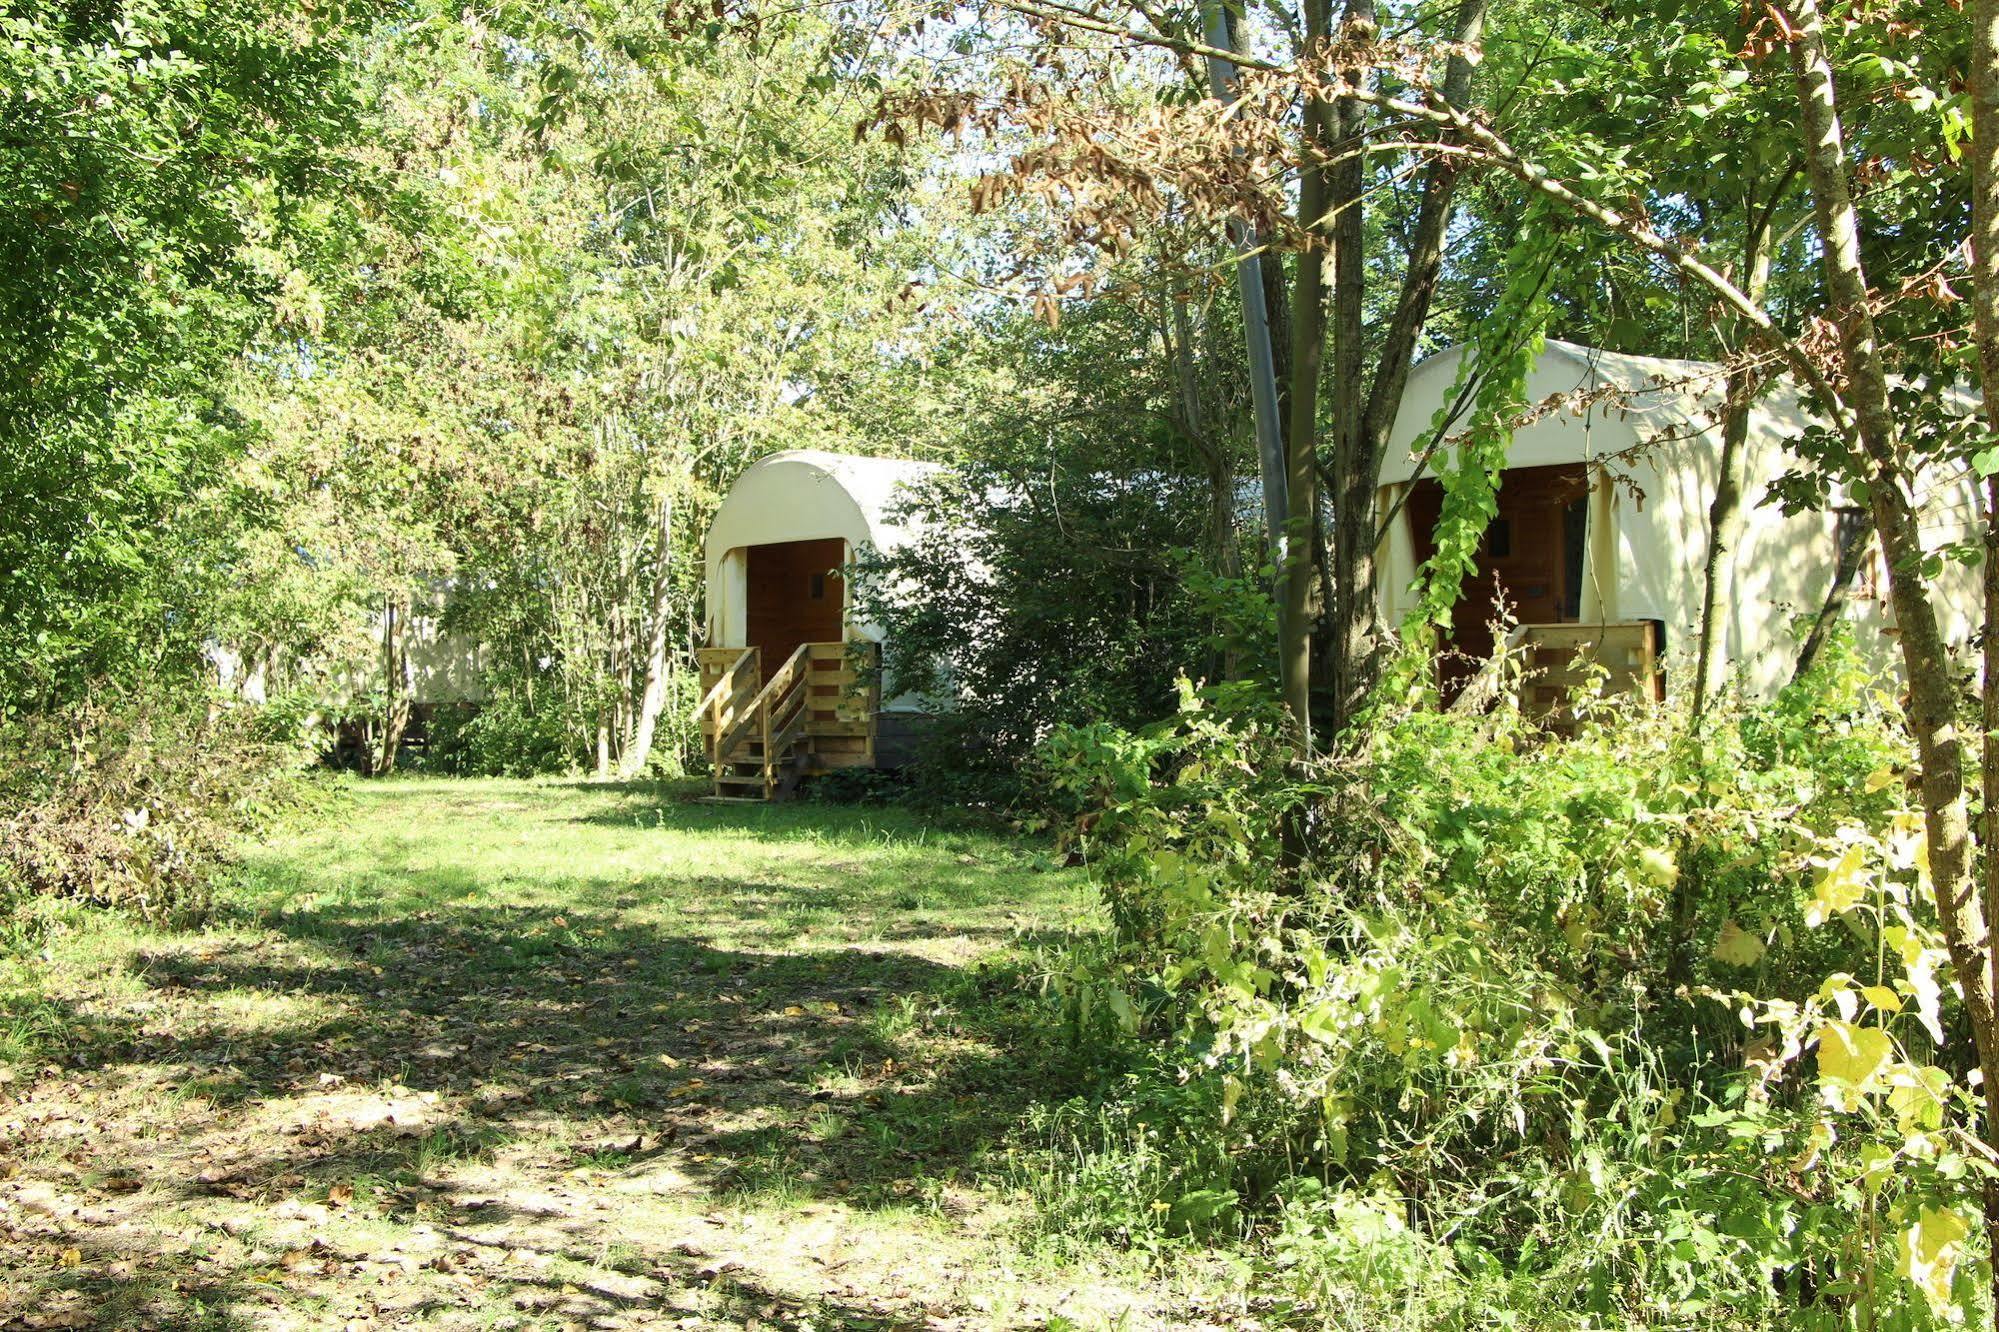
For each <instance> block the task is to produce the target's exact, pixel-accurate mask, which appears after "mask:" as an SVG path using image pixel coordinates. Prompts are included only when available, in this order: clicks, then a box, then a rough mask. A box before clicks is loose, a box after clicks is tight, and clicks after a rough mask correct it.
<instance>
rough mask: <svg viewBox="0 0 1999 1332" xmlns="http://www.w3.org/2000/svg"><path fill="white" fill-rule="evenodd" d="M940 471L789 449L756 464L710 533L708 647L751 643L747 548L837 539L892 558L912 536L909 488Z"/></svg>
mask: <svg viewBox="0 0 1999 1332" xmlns="http://www.w3.org/2000/svg"><path fill="white" fill-rule="evenodd" d="M942 470H943V469H942V468H941V467H940V466H939V465H938V464H936V463H922V462H910V461H907V460H904V459H899V458H865V457H859V456H856V455H853V454H845V453H828V452H825V451H823V450H819V449H792V450H789V451H787V452H784V453H773V454H770V455H769V456H767V457H764V458H760V459H758V460H757V461H756V462H754V463H752V464H751V465H750V466H749V467H748V468H746V469H744V471H743V473H742V475H740V476H738V477H737V478H736V481H735V484H734V485H732V486H730V487H729V493H728V495H727V496H725V497H724V498H723V500H722V506H721V508H719V509H718V510H717V511H716V513H715V520H714V522H713V523H712V524H710V526H709V528H708V543H707V558H708V642H709V644H710V645H712V646H714V647H742V646H743V645H744V644H745V643H746V642H747V641H748V636H749V624H748V605H747V592H748V586H747V574H748V567H747V563H746V560H745V558H744V554H743V552H744V549H745V548H746V547H749V546H761V545H768V544H771V543H774V542H780V541H816V540H824V539H829V538H834V537H838V538H841V539H843V540H844V541H846V543H847V549H848V551H849V552H850V553H851V552H857V551H859V550H861V549H862V548H864V547H872V548H874V549H876V550H880V551H885V552H886V551H893V550H895V549H896V548H897V547H899V546H901V545H902V544H903V543H904V542H905V541H907V540H908V539H909V537H910V536H911V532H910V531H909V529H907V528H906V527H905V526H904V525H903V524H902V523H900V522H899V521H898V520H897V518H896V516H895V510H896V508H897V505H898V503H899V501H900V499H901V498H902V497H903V495H904V494H905V493H906V492H905V490H904V487H905V486H907V485H908V484H909V483H912V482H920V481H922V480H924V479H926V478H928V477H932V476H935V475H936V474H937V473H938V472H940V471H942ZM852 632H853V633H854V634H855V636H856V637H859V638H864V639H868V640H870V641H872V642H877V643H878V642H880V641H881V639H882V631H881V629H880V627H879V626H877V625H873V624H855V625H853V626H852ZM902 702H903V701H902V700H896V701H894V702H892V703H890V704H888V705H887V706H888V707H889V708H894V707H896V706H898V705H900V704H901V703H902Z"/></svg>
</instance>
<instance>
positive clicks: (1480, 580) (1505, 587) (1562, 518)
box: [1409, 463, 1589, 699]
mask: <svg viewBox="0 0 1999 1332" xmlns="http://www.w3.org/2000/svg"><path fill="white" fill-rule="evenodd" d="M1498 500H1499V512H1498V513H1497V514H1496V515H1494V517H1493V520H1492V523H1491V525H1490V526H1488V527H1487V528H1486V532H1485V540H1484V542H1483V543H1482V544H1481V545H1480V547H1479V553H1478V564H1477V568H1476V569H1475V571H1474V572H1473V573H1472V575H1471V576H1470V577H1468V578H1466V579H1465V582H1464V591H1463V594H1462V595H1461V596H1459V598H1458V604H1457V607H1456V609H1455V610H1454V611H1453V612H1452V615H1451V641H1450V642H1449V643H1448V644H1446V645H1445V646H1446V649H1447V656H1446V659H1445V661H1444V662H1443V663H1442V667H1441V672H1440V675H1441V680H1442V682H1443V686H1444V694H1445V697H1446V699H1449V698H1451V697H1454V696H1455V695H1456V693H1457V691H1458V689H1459V688H1460V687H1462V685H1463V683H1464V681H1465V680H1466V679H1468V678H1469V677H1470V676H1471V675H1472V673H1474V672H1475V671H1476V670H1477V669H1478V667H1479V666H1480V665H1482V664H1483V663H1484V662H1485V660H1486V659H1487V658H1488V657H1490V656H1491V655H1492V651H1493V647H1494V643H1493V637H1492V619H1493V616H1494V614H1495V613H1496V612H1495V608H1494V601H1495V598H1497V597H1498V596H1499V595H1500V594H1501V593H1502V591H1503V592H1504V595H1505V600H1506V602H1507V604H1508V606H1509V607H1510V608H1511V610H1512V614H1513V618H1514V619H1515V620H1516V621H1518V622H1519V623H1521V624H1571V623H1574V622H1575V621H1576V620H1578V619H1580V618H1581V616H1582V594H1583V567H1584V562H1585V556H1586V553H1587V551H1588V540H1589V476H1588V473H1587V472H1586V470H1585V469H1584V468H1583V466H1582V464H1580V463H1575V464H1565V465H1560V466H1555V467H1509V468H1508V469H1506V471H1504V472H1502V473H1501V474H1500V484H1499V495H1498ZM1443 502H1444V491H1443V487H1442V486H1441V485H1439V484H1438V483H1437V482H1436V481H1434V480H1430V479H1427V478H1426V479H1424V480H1421V481H1417V482H1416V483H1415V484H1414V486H1413V488H1412V489H1411V490H1410V492H1409V521H1410V524H1411V529H1412V531H1413V533H1414V535H1415V548H1416V558H1417V559H1418V560H1427V559H1429V558H1430V557H1431V556H1433V555H1434V554H1436V549H1437V547H1436V531H1437V518H1438V516H1439V514H1440V513H1441V512H1442V510H1443Z"/></svg>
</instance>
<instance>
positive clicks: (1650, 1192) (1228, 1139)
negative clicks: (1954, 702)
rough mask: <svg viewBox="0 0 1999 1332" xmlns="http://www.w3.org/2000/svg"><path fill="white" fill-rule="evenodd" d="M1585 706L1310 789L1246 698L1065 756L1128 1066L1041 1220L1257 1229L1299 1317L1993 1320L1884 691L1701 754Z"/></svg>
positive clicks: (1717, 720) (1827, 705) (1648, 724)
mask: <svg viewBox="0 0 1999 1332" xmlns="http://www.w3.org/2000/svg"><path fill="white" fill-rule="evenodd" d="M1579 711H1580V713H1581V716H1580V719H1579V721H1578V724H1577V725H1576V726H1575V728H1574V731H1573V734H1571V735H1567V736H1563V735H1557V734H1551V733H1548V732H1546V731H1544V730H1542V729H1540V728H1538V727H1537V726H1535V725H1534V724H1533V723H1531V722H1530V721H1529V720H1528V719H1526V718H1523V717H1522V716H1520V714H1519V713H1518V712H1517V711H1514V710H1511V709H1507V708H1501V709H1500V710H1498V711H1495V712H1489V713H1486V714H1483V715H1480V714H1474V713H1470V712H1462V713H1461V712H1452V711H1439V710H1437V709H1435V708H1434V707H1407V708H1401V707H1395V708H1389V709H1386V710H1385V711H1384V712H1383V713H1382V714H1381V715H1380V716H1379V717H1377V718H1376V721H1375V724H1374V726H1373V727H1372V729H1371V730H1370V732H1369V739H1368V741H1367V743H1366V744H1365V746H1364V747H1362V748H1361V749H1359V750H1358V751H1357V752H1352V753H1348V754H1344V755H1342V756H1340V757H1338V758H1337V759H1333V760H1329V761H1325V762H1321V763H1318V764H1315V765H1314V766H1312V767H1311V768H1310V769H1309V770H1305V771H1300V770H1299V769H1298V768H1297V767H1296V765H1295V764H1293V763H1291V762H1289V761H1288V755H1287V751H1286V749H1285V746H1284V741H1283V732H1282V728H1281V726H1280V724H1279V720H1280V719H1279V717H1278V715H1277V714H1276V713H1275V711H1274V709H1273V708H1272V707H1271V706H1270V705H1268V704H1267V703H1265V702H1262V701H1260V700H1258V699H1256V698H1255V697H1254V696H1253V695H1248V694H1242V693H1235V694H1231V695H1221V696H1216V695H1206V696H1204V695H1200V694H1197V693H1195V692H1194V691H1192V690H1191V689H1189V690H1188V691H1187V692H1186V694H1185V697H1184V700H1183V705H1182V709H1181V711H1180V713H1179V715H1178V716H1176V717H1175V718H1173V719H1172V720H1170V721H1168V722H1166V723H1163V724H1161V725H1158V726H1155V727H1152V728H1149V729H1147V730H1145V731H1141V732H1136V733H1133V732H1124V731H1119V730H1115V729H1113V728H1107V727H1091V728H1080V729H1070V730H1066V731H1062V732H1058V733H1057V734H1056V735H1055V736H1054V737H1053V738H1052V739H1051V740H1050V742H1049V743H1048V745H1047V746H1046V747H1045V749H1044V750H1043V757H1042V762H1043V765H1044V766H1043V771H1044V773H1045V776H1046V779H1047V781H1048V784H1049V788H1050V790H1051V792H1052V794H1053V798H1054V799H1055V800H1056V801H1057V802H1058V803H1059V804H1060V805H1061V807H1062V809H1063V812H1064V814H1065V816H1066V817H1067V819H1068V821H1069V822H1068V825H1067V826H1068V827H1069V829H1070V836H1071V838H1072V839H1073V842H1074V845H1075V846H1076V847H1077V849H1078V850H1079V851H1080V852H1081V853H1082V854H1084V855H1085V856H1086V857H1087V858H1088V859H1089V860H1090V861H1091V863H1092V864H1093V866H1094V868H1095V871H1096V873H1097V876H1098V878H1099V880H1100V882H1101V884H1102V890H1103V893H1104V895H1105V898H1106V901H1107V903H1108V905H1109V907H1110V909H1111V912H1112V915H1113V917H1114V919H1115V922H1116V928H1115V930H1114V932H1113V933H1112V935H1111V936H1110V937H1109V938H1107V939H1099V940H1083V941H1079V942H1078V943H1076V944H1074V945H1073V946H1071V947H1070V948H1069V949H1068V950H1067V951H1066V952H1064V953H1063V954H1062V955H1060V956H1059V957H1055V958H1051V959H1050V965H1049V975H1050V978H1051V981H1052V983H1053V986H1054V988H1055V989H1056V990H1057V991H1058V992H1059V993H1060V994H1061V995H1062V996H1063V998H1064V1000H1065V1002H1066V1003H1067V1005H1068V1010H1069V1015H1070V1020H1071V1021H1072V1022H1073V1023H1075V1024H1076V1027H1077V1030H1078V1032H1079V1034H1080V1035H1082V1036H1083V1037H1084V1038H1085V1039H1087V1040H1089V1041H1091V1042H1093V1043H1095V1044H1096V1045H1097V1047H1098V1048H1100V1049H1102V1050H1104V1051H1105V1052H1106V1054H1105V1060H1106V1063H1107V1065H1109V1066H1112V1067H1115V1068H1116V1069H1118V1070H1120V1071H1119V1072H1118V1073H1117V1074H1116V1076H1115V1077H1113V1078H1111V1079H1110V1080H1109V1087H1110V1090H1109V1091H1108V1093H1107V1094H1106V1096H1105V1097H1104V1098H1103V1100H1102V1102H1101V1103H1099V1104H1095V1105H1077V1106H1074V1107H1071V1108H1068V1109H1065V1110H1064V1111H1062V1112H1060V1113H1059V1114H1057V1115H1055V1116H1052V1117H1051V1118H1050V1119H1049V1121H1048V1122H1047V1123H1046V1124H1045V1125H1043V1126H1042V1127H1043V1130H1044V1135H1045V1136H1046V1137H1047V1138H1048V1140H1049V1143H1050V1145H1051V1146H1052V1147H1054V1148H1056V1149H1058V1150H1056V1151H1055V1152H1054V1153H1053V1154H1054V1155H1056V1156H1057V1157H1059V1158H1062V1159H1063V1160H1065V1161H1066V1162H1067V1164H1066V1165H1065V1166H1064V1167H1063V1169H1061V1170H1059V1171H1058V1172H1057V1174H1056V1177H1055V1178H1054V1180H1053V1181H1052V1182H1051V1184H1050V1185H1049V1188H1050V1190H1051V1191H1052V1192H1053V1193H1055V1194H1057V1195H1060V1196H1051V1197H1050V1198H1048V1199H1046V1200H1045V1205H1044V1211H1045V1213H1046V1214H1047V1215H1048V1216H1049V1217H1051V1218H1053V1220H1054V1223H1055V1224H1057V1225H1064V1226H1068V1227H1070V1228H1071V1229H1072V1230H1074V1231H1077V1232H1087V1231H1091V1230H1095V1231H1097V1232H1099V1233H1101V1232H1102V1231H1103V1229H1104V1227H1106V1226H1109V1227H1110V1228H1112V1229H1113V1230H1118V1231H1122V1232H1127V1233H1129V1234H1130V1235H1132V1236H1133V1237H1134V1238H1133V1240H1132V1242H1134V1243H1137V1244H1151V1243H1163V1242H1170V1241H1171V1240H1172V1238H1173V1237H1174V1236H1176V1235H1199V1234H1203V1233H1228V1234H1233V1235H1238V1236H1242V1237H1246V1238H1248V1239H1249V1240H1251V1241H1252V1242H1253V1244H1254V1246H1255V1247H1256V1251H1257V1252H1258V1253H1259V1254H1260V1261H1261V1262H1262V1263H1263V1264H1264V1265H1265V1268H1266V1273H1267V1276H1268V1278H1269V1279H1268V1282H1267V1287H1266V1289H1267V1295H1268V1299H1269V1301H1270V1303H1271V1311H1272V1312H1273V1313H1275V1314H1279V1315H1281V1316H1283V1317H1285V1318H1287V1319H1291V1320H1294V1321H1298V1322H1304V1323H1316V1322H1331V1323H1336V1324H1339V1325H1366V1326H1388V1327H1392V1326H1408V1327H1426V1328H1427V1327H1448V1326H1493V1325H1509V1320H1510V1325H1518V1326H1528V1325H1531V1326H1536V1327H1557V1328H1561V1327H1574V1328H1584V1327H1602V1326H1633V1327H1636V1326H1645V1327H1687V1328H1693V1327H1732V1328H1780V1327H1781V1328H1821V1327H1823V1328H1835V1327H1849V1326H1863V1325H1864V1326H1873V1327H1909V1328H1915V1327H1927V1326H1940V1325H1944V1324H1946V1323H1952V1322H1955V1321H1957V1320H1959V1319H1961V1318H1964V1317H1966V1316H1968V1315H1970V1314H1973V1313H1974V1312H1976V1307H1977V1306H1978V1304H1979V1302H1980V1301H1982V1300H1983V1299H1984V1298H1985V1295H1984V1293H1983V1286H1984V1276H1983V1265H1982V1261H1981V1259H1982V1254H1981V1253H1980V1252H1979V1249H1980V1247H1981V1246H1980V1244H1979V1243H1978V1242H1977V1241H1976V1240H1974V1239H1973V1238H1972V1237H1974V1236H1976V1235H1977V1234H1978V1232H1979V1229H1980V1227H1981V1224H1982V1223H1981V1222H1980V1220H1979V1217H1978V1195H1979V1193H1980V1190H1981V1188H1982V1187H1983V1183H1984V1180H1985V1178H1986V1177H1987V1174H1988V1170H1987V1167H1986V1166H1985V1164H1984V1158H1983V1156H1982V1154H1981V1153H1980V1151H1979V1150H1978V1148H1977V1146H1976V1138H1975V1134H1974V1133H1973V1132H1972V1129H1973V1128H1974V1127H1975V1119H1976V1114H1977V1108H1976V1105H1975V1102H1974V1094H1973V1093H1974V1088H1973V1085H1972V1080H1971V1079H1970V1077H1969V1076H1968V1074H1969V1070H1970V1068H1971V1067H1972V1065H1973V1061H1972V1059H1971V1053H1970V1047H1969V1041H1968V1040H1967V1039H1966V1038H1965V1037H1964V1035H1963V1032H1962V1029H1961V1027H1960V1025H1959V1021H1958V1015H1957V1013H1956V1012H1955V1009H1954V1000H1953V998H1952V995H1951V993H1950V986H1949V981H1948V974H1947V973H1948V966H1947V959H1946V958H1945V956H1944V954H1943V951H1942V949H1941V947H1940V945H1939V942H1938V940H1937V937H1936V935H1935V929H1934V913H1933V911H1932V908H1931V905H1930V903H1929V901H1928V897H1927V892H1928V889H1927V883H1926V880H1925V878H1924V873H1923V864H1924V861H1923V857H1922V846H1921V836H1922V834H1921V821H1920V819H1919V818H1918V817H1916V816H1915V815H1913V814H1912V813H1911V812H1910V810H1909V808H1908V804H1907V801H1908V797H1907V793H1906V785H1905V778H1906V774H1907V769H1908V766H1909V763H1910V758H1909V753H1910V748H1909V744H1908V741H1907V738H1906V736H1905V734H1904V733H1903V732H1902V731H1901V729H1900V728H1899V726H1898V724H1897V723H1896V721H1895V715H1896V714H1895V710H1894V704H1893V700H1892V698H1890V697H1888V696H1887V695H1885V694H1884V693H1883V692H1882V691H1881V690H1880V689H1878V688H1877V687H1876V686H1875V685H1874V684H1873V682H1871V681H1869V680H1867V679H1866V678H1865V677H1864V676H1862V675H1861V674H1859V673H1858V672H1857V670H1856V669H1855V668H1854V667H1853V666H1852V665H1851V663H1850V661H1848V660H1847V659H1844V658H1838V657H1835V658H1834V659H1831V660H1829V661H1828V662H1827V664H1826V665H1825V666H1823V667H1822V668H1821V669H1820V670H1818V671H1817V672H1815V673H1814V674H1813V676H1812V677H1811V678H1810V679H1808V680H1806V681H1803V682H1801V683H1799V684H1798V685H1795V686H1793V687H1792V688H1790V689H1788V690H1786V691H1785V692H1784V693H1783V695H1782V696H1780V697H1779V698H1778V699H1776V700H1775V701H1773V702H1771V703H1767V704H1752V703H1744V702H1739V701H1738V702H1737V703H1735V704H1733V705H1731V706H1729V707H1727V708H1725V709H1723V711H1722V712H1720V713H1719V714H1715V715H1711V716H1710V717H1709V718H1708V719H1707V720H1706V721H1705V722H1704V723H1703V724H1702V725H1701V726H1700V727H1699V728H1698V729H1695V728H1693V727H1692V726H1691V725H1690V723H1689V722H1688V719H1687V718H1686V717H1685V716H1684V715H1682V714H1681V713H1679V712H1677V711H1675V710H1673V709H1671V708H1665V707H1652V706H1642V705H1636V704H1629V703H1595V704H1588V705H1581V706H1580V707H1579ZM1300 842H1302V843H1303V844H1304V846H1305V847H1306V853H1305V855H1304V857H1303V858H1302V860H1301V859H1300V858H1299V856H1298V855H1297V854H1296V848H1297V846H1298V845H1299V843H1300ZM1134 1070H1136V1071H1134ZM1356 1320H1358V1321H1356Z"/></svg>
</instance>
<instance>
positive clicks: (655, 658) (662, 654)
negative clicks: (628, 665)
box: [618, 494, 673, 781]
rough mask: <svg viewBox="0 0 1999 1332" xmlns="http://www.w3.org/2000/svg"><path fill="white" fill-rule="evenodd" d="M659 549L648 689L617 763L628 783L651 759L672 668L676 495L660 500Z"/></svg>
mask: <svg viewBox="0 0 1999 1332" xmlns="http://www.w3.org/2000/svg"><path fill="white" fill-rule="evenodd" d="M656 539H657V540H658V542H659V548H658V550H657V551H656V552H655V559H654V563H653V576H652V609H651V615H650V616H649V617H648V619H647V621H646V674H645V687H644V689H643V690H642V691H641V692H640V695H639V711H638V721H637V723H636V725H634V727H633V728H632V736H631V741H630V743H628V744H627V745H626V746H625V753H624V757H623V758H622V759H621V760H620V761H619V764H618V775H619V776H620V777H623V778H624V779H626V780H627V781H629V780H631V779H632V778H633V777H636V776H638V775H639V773H640V771H641V770H643V769H644V767H645V765H646V760H647V759H648V758H650V757H652V740H653V733H654V731H655V730H656V729H657V727H658V725H659V714H660V711H661V709H663V708H664V707H665V706H666V695H667V688H666V687H667V676H668V667H669V664H670V663H669V653H668V644H669V643H670V641H671V637H672V636H671V634H670V633H669V632H668V625H669V623H670V622H671V620H672V618H673V496H672V495H671V494H667V495H662V496H661V497H660V501H659V532H658V536H657V538H656Z"/></svg>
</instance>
